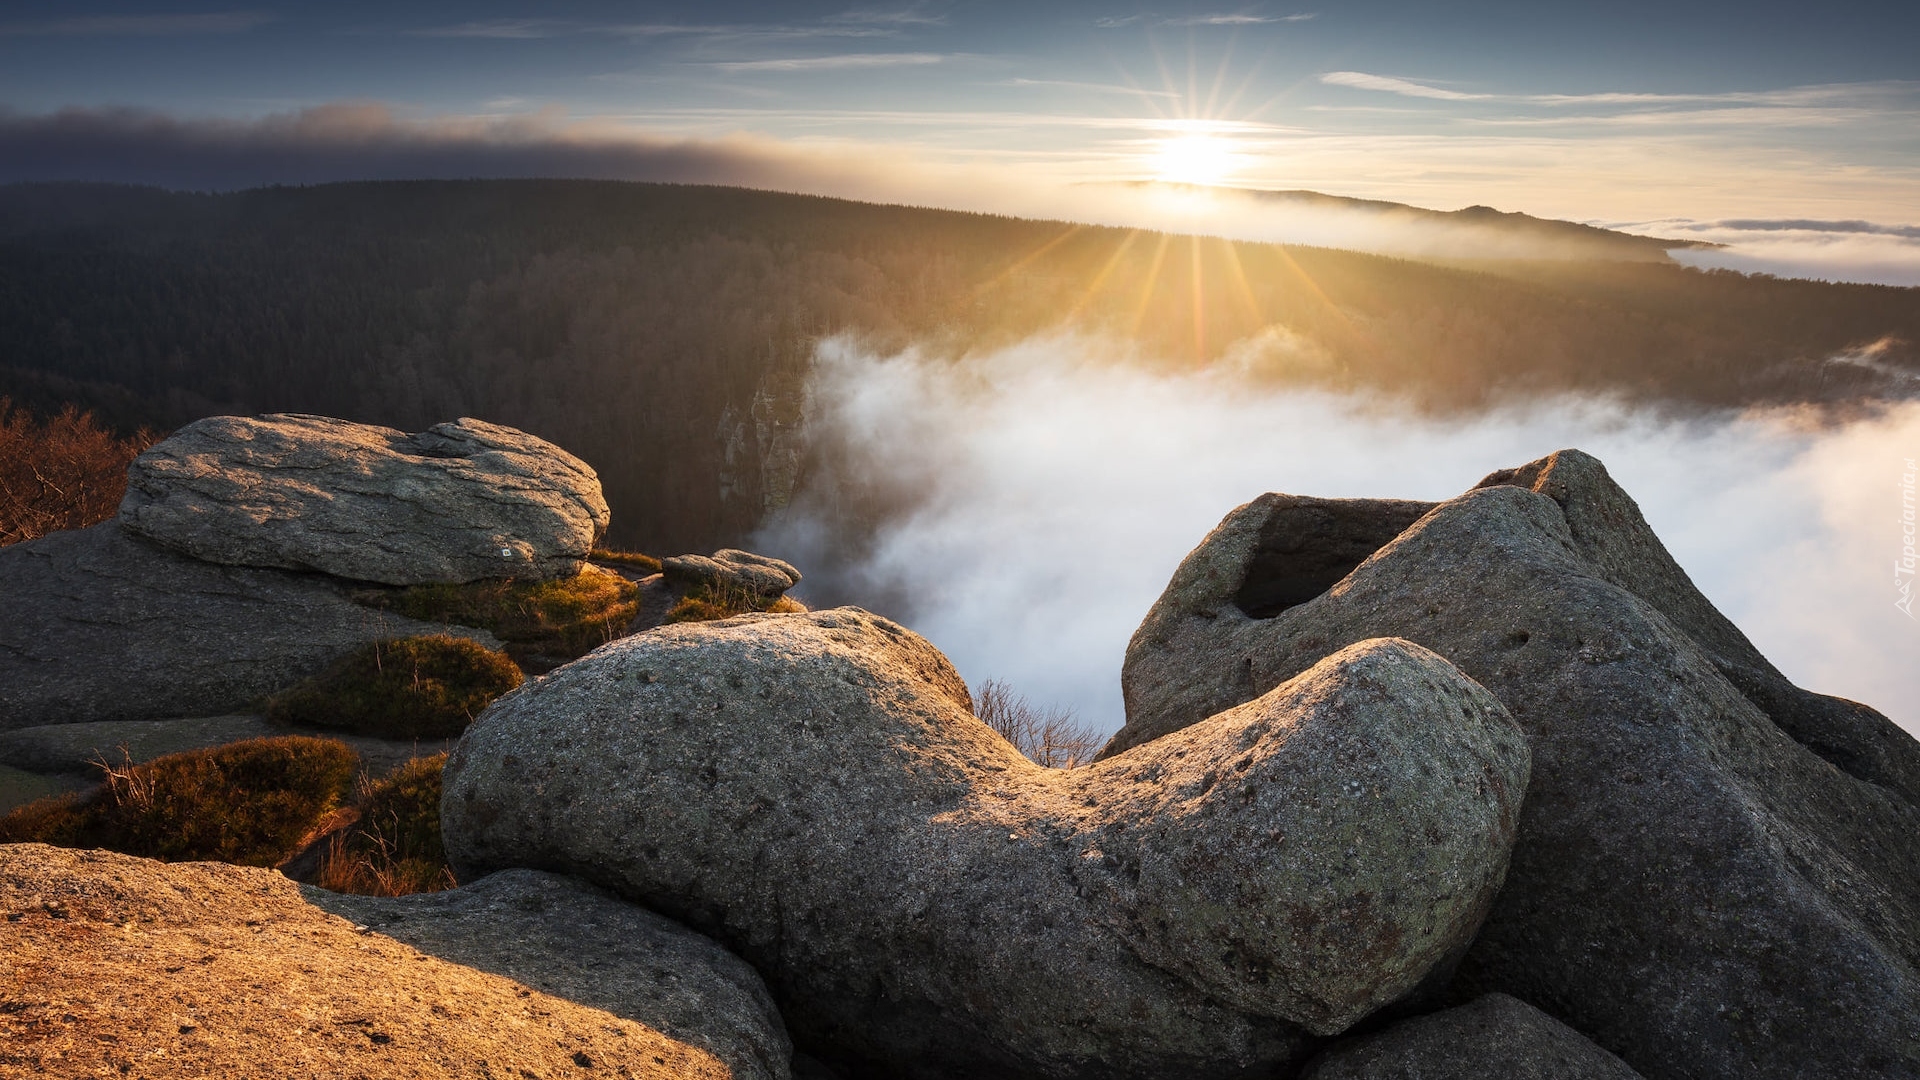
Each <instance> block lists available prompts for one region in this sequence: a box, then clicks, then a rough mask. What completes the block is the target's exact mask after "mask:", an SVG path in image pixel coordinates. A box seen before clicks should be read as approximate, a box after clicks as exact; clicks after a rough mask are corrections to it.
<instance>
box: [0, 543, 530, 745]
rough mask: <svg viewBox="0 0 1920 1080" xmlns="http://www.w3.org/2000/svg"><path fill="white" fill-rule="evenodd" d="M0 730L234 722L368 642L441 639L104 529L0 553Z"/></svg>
mask: <svg viewBox="0 0 1920 1080" xmlns="http://www.w3.org/2000/svg"><path fill="white" fill-rule="evenodd" d="M0 597H4V598H5V605H6V609H5V613H4V615H3V616H0V731H6V730H10V729H13V728H24V727H33V726H36V725H41V724H66V723H78V722H85V721H95V720H157V719H170V718H175V717H182V716H214V715H219V714H224V713H234V712H240V711H243V710H245V709H247V708H248V707H249V706H250V705H251V704H253V703H254V702H255V701H256V699H258V698H259V697H261V696H262V695H265V694H270V693H272V692H274V691H276V690H280V689H283V688H285V687H286V686H288V685H290V684H292V683H293V682H295V681H297V680H299V679H301V678H304V677H306V676H308V675H312V674H314V673H315V672H317V671H319V670H321V669H322V668H325V667H326V666H327V665H328V664H330V663H332V662H333V661H334V660H336V659H338V658H340V657H341V656H344V655H345V654H347V653H348V652H351V651H352V650H354V649H356V648H358V647H360V646H361V645H364V644H366V643H368V642H371V641H380V640H385V639H388V638H396V637H409V636H412V635H416V634H435V633H453V634H460V635H463V636H466V637H471V638H473V639H475V640H477V641H480V642H483V643H484V644H486V645H488V646H489V647H492V648H498V647H499V642H498V641H496V640H495V639H494V638H493V635H491V634H489V633H487V632H486V631H484V630H471V629H467V628H463V627H452V628H444V627H440V626H437V625H432V624H429V623H424V622H418V621H415V620H413V619H406V618H401V617H399V616H396V615H392V614H389V613H387V612H382V611H374V610H370V609H368V608H366V607H363V606H361V605H359V604H356V603H354V602H353V601H351V600H349V599H348V597H347V592H346V590H345V588H343V586H342V583H340V582H338V581H335V580H333V579H330V578H327V577H323V576H321V575H318V574H296V573H291V572H288V571H285V570H266V569H259V568H255V567H238V566H220V565H216V564H214V563H208V562H201V561H200V560H198V559H192V558H188V557H187V556H184V555H180V554H177V553H175V552H172V551H167V550H164V549H162V548H159V547H157V546H155V545H153V544H151V543H148V542H147V541H145V540H142V539H140V538H139V537H136V536H132V535H129V534H128V533H127V532H126V530H124V529H123V528H121V527H120V525H119V524H117V523H115V522H108V523H106V524H104V525H96V526H94V527H93V528H91V529H81V530H78V531H74V532H59V533H52V534H49V535H47V536H43V537H41V538H40V539H38V540H30V541H28V542H26V543H24V544H14V545H12V546H10V547H6V548H0Z"/></svg>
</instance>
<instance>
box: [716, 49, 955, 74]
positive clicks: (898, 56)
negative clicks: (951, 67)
mask: <svg viewBox="0 0 1920 1080" xmlns="http://www.w3.org/2000/svg"><path fill="white" fill-rule="evenodd" d="M951 59H953V57H952V56H951V55H948V54H942V53H843V54H841V55H839V56H794V57H783V58H780V59H775V60H725V61H721V62H720V63H716V64H714V65H713V66H714V67H716V68H718V69H720V70H721V71H726V72H733V73H736V74H746V73H751V72H757V71H849V70H855V69H860V68H892V67H916V66H921V65H926V64H939V63H944V62H946V61H948V60H951Z"/></svg>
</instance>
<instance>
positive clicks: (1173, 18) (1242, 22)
mask: <svg viewBox="0 0 1920 1080" xmlns="http://www.w3.org/2000/svg"><path fill="white" fill-rule="evenodd" d="M1319 17H1320V13H1319V12H1317V11H1302V12H1296V13H1294V14H1292V15H1261V14H1258V13H1256V12H1251V11H1216V12H1209V13H1206V14H1201V15H1154V14H1147V13H1143V14H1139V15H1113V16H1108V17H1106V18H1100V19H1095V20H1093V25H1095V26H1097V27H1100V28H1101V29H1103V30H1118V29H1120V28H1122V27H1127V26H1262V25H1271V24H1275V23H1301V22H1306V21H1308V20H1309V19H1317V18H1319Z"/></svg>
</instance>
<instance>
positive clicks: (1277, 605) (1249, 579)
mask: <svg viewBox="0 0 1920 1080" xmlns="http://www.w3.org/2000/svg"><path fill="white" fill-rule="evenodd" d="M1252 506H1253V508H1254V512H1255V513H1256V514H1263V515H1264V516H1265V518H1266V520H1265V522H1264V523H1263V524H1261V526H1260V531H1259V539H1258V541H1257V542H1256V546H1255V547H1254V549H1253V551H1252V553H1251V554H1250V556H1249V557H1248V558H1247V562H1246V570H1245V576H1244V577H1243V578H1242V579H1241V581H1240V587H1239V588H1238V589H1236V590H1234V594H1233V603H1234V606H1235V607H1238V608H1239V609H1240V611H1241V612H1242V613H1244V614H1245V615H1247V616H1248V617H1250V618H1255V619H1271V618H1273V617H1274V616H1275V615H1278V614H1280V613H1281V612H1282V611H1285V610H1286V609H1288V608H1290V607H1294V606H1296V605H1299V604H1304V603H1306V602H1307V601H1309V600H1311V599H1313V598H1314V597H1316V596H1319V595H1320V594H1321V593H1323V592H1326V591H1327V590H1328V589H1330V588H1332V587H1333V586H1334V585H1335V584H1336V583H1338V582H1339V580H1340V579H1341V578H1343V577H1346V576H1347V575H1348V574H1351V573H1352V572H1353V569H1354V567H1356V566H1359V565H1360V564H1361V563H1363V562H1366V561H1367V557H1368V556H1369V555H1372V554H1373V553H1374V552H1376V551H1378V550H1380V549H1381V548H1383V547H1385V546H1386V545H1387V544H1388V543H1390V542H1392V540H1393V538H1394V537H1396V536H1399V535H1400V534H1401V533H1402V532H1404V531H1405V530H1406V528H1407V526H1409V525H1411V524H1413V523H1414V522H1415V521H1418V520H1419V519H1420V516H1421V515H1422V514H1425V513H1426V512H1427V511H1429V510H1431V509H1433V507H1434V504H1433V503H1425V502H1411V501H1403V500H1397V499H1316V498H1311V497H1307V496H1301V495H1279V494H1269V495H1262V496H1260V498H1258V499H1255V500H1254V501H1253V504H1252Z"/></svg>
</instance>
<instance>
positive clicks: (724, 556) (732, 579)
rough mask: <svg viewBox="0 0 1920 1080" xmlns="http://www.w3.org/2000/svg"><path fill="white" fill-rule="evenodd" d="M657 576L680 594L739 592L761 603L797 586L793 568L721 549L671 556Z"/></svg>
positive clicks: (778, 596) (760, 557) (751, 554)
mask: <svg viewBox="0 0 1920 1080" xmlns="http://www.w3.org/2000/svg"><path fill="white" fill-rule="evenodd" d="M660 572H661V573H662V574H665V575H666V577H667V580H669V581H671V582H674V583H675V584H677V585H679V586H680V587H681V588H682V589H683V590H684V589H689V588H694V587H703V588H707V589H711V590H715V591H719V592H728V591H732V592H739V593H741V594H744V595H746V596H750V597H753V598H754V599H756V600H758V601H760V602H762V603H771V602H772V601H774V600H778V599H779V598H780V596H781V594H782V593H785V592H786V591H787V590H788V589H791V588H793V587H794V586H795V585H798V584H800V571H798V570H796V569H794V568H793V564H791V563H786V562H781V561H780V560H779V559H775V558H770V557H768V556H766V555H756V554H754V553H753V552H751V551H741V550H740V549H738V548H722V549H721V550H719V551H716V552H714V553H713V554H712V555H675V556H672V557H670V558H666V559H662V560H660Z"/></svg>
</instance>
